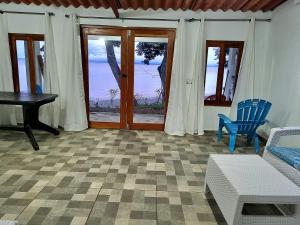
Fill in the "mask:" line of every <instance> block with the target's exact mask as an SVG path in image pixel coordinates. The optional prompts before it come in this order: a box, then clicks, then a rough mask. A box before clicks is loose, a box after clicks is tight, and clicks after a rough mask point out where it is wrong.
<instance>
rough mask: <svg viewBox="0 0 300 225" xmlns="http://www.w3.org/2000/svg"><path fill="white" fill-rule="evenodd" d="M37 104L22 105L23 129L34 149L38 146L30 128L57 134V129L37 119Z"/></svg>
mask: <svg viewBox="0 0 300 225" xmlns="http://www.w3.org/2000/svg"><path fill="white" fill-rule="evenodd" d="M39 108H40V106H39V105H24V106H23V120H24V130H25V133H26V134H27V136H28V138H29V140H30V142H31V144H32V147H33V148H34V149H35V150H38V149H39V146H38V144H37V142H36V140H35V138H34V136H33V134H32V129H38V130H43V131H47V132H50V133H52V134H54V135H59V131H58V130H57V129H54V128H52V127H50V126H48V125H47V124H44V123H42V122H40V121H39Z"/></svg>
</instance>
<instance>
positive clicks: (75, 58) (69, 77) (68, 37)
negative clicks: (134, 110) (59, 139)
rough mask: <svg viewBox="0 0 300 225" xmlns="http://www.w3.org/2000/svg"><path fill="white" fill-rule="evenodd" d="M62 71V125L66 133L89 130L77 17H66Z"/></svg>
mask: <svg viewBox="0 0 300 225" xmlns="http://www.w3.org/2000/svg"><path fill="white" fill-rule="evenodd" d="M63 20H64V25H63V26H64V28H63V40H62V42H63V43H62V44H63V58H62V66H63V67H62V71H61V79H60V81H61V99H62V104H61V113H62V115H61V124H62V126H63V127H64V129H65V130H66V131H81V130H84V129H86V128H88V123H87V116H86V108H85V94H84V88H83V73H82V62H81V52H80V36H79V23H78V21H77V16H76V15H71V16H70V17H69V18H65V17H64V19H63Z"/></svg>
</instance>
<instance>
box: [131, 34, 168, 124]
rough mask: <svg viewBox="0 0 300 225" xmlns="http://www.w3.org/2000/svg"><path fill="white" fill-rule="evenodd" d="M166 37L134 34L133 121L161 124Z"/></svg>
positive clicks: (162, 122) (166, 48)
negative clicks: (137, 35)
mask: <svg viewBox="0 0 300 225" xmlns="http://www.w3.org/2000/svg"><path fill="white" fill-rule="evenodd" d="M167 51H168V38H163V37H135V40H134V82H133V83H134V85H133V88H134V90H133V93H134V98H133V123H147V124H148V123H150V124H164V116H165V96H166V77H167V76H166V75H167V74H166V73H167V71H166V67H167V55H168V54H167V53H168V52H167Z"/></svg>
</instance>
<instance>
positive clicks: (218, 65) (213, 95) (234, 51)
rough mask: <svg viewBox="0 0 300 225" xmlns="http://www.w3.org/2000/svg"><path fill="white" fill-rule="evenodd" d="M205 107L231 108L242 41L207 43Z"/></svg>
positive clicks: (241, 51)
mask: <svg viewBox="0 0 300 225" xmlns="http://www.w3.org/2000/svg"><path fill="white" fill-rule="evenodd" d="M206 46H207V49H206V51H207V54H206V55H207V61H206V73H205V101H204V102H205V105H213V106H230V105H231V102H232V99H233V96H234V92H235V87H236V81H237V76H238V72H239V68H240V63H241V58H242V53H243V46H244V42H242V41H207V43H206Z"/></svg>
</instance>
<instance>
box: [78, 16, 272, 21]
mask: <svg viewBox="0 0 300 225" xmlns="http://www.w3.org/2000/svg"><path fill="white" fill-rule="evenodd" d="M77 17H78V18H85V19H103V20H146V21H171V22H179V21H180V20H179V19H157V18H130V17H129V18H125V17H124V18H115V17H101V16H77ZM185 21H186V22H194V21H201V19H194V18H192V19H185ZM204 21H224V22H226V21H227V22H229V21H241V22H243V21H248V22H250V21H251V19H204ZM255 21H258V22H271V19H255Z"/></svg>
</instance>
